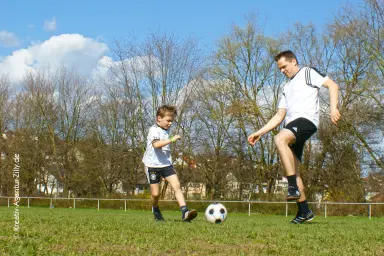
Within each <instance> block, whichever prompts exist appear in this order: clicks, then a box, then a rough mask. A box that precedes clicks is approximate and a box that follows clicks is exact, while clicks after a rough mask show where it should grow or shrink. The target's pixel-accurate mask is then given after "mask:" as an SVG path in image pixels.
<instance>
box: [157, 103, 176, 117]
mask: <svg viewBox="0 0 384 256" xmlns="http://www.w3.org/2000/svg"><path fill="white" fill-rule="evenodd" d="M176 115H177V110H176V107H175V106H171V105H163V106H161V107H158V108H157V112H156V116H159V117H165V116H176Z"/></svg>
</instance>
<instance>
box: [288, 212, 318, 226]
mask: <svg viewBox="0 0 384 256" xmlns="http://www.w3.org/2000/svg"><path fill="white" fill-rule="evenodd" d="M313 218H315V214H313V212H312V211H311V210H309V212H308V213H306V214H301V213H300V212H297V214H296V217H295V218H294V219H293V220H291V223H292V224H302V223H304V222H306V221H311V220H313Z"/></svg>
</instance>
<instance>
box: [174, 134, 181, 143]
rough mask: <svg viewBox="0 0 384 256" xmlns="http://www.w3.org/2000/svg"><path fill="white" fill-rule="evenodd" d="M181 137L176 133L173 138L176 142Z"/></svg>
mask: <svg viewBox="0 0 384 256" xmlns="http://www.w3.org/2000/svg"><path fill="white" fill-rule="evenodd" d="M179 139H181V136H180V135H175V136H173V140H174V142H176V141H177V140H179Z"/></svg>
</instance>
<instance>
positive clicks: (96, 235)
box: [0, 207, 384, 256]
mask: <svg viewBox="0 0 384 256" xmlns="http://www.w3.org/2000/svg"><path fill="white" fill-rule="evenodd" d="M13 211H14V209H13V208H7V207H0V255H140V256H141V255H384V218H372V219H371V220H369V219H368V218H366V217H357V218H356V217H328V218H326V219H325V218H324V217H323V216H321V217H320V216H319V217H316V218H315V219H314V220H313V221H312V222H311V223H308V224H302V225H291V224H288V222H289V220H290V219H291V218H292V217H293V216H289V217H288V218H286V217H285V216H278V215H257V214H255V215H251V216H248V215H247V214H231V213H230V214H229V216H228V220H227V221H226V222H225V223H223V224H221V225H215V224H210V223H208V222H207V221H206V220H205V219H204V213H202V212H201V213H199V216H198V217H197V218H196V220H195V221H193V222H192V223H183V222H181V221H180V213H179V212H172V211H165V212H163V215H164V217H165V219H166V220H167V221H166V222H161V223H156V222H154V221H153V219H152V213H151V212H150V211H127V212H124V211H121V210H101V211H99V212H98V211H97V210H93V209H76V210H74V209H63V208H55V209H48V208H20V229H21V230H20V232H19V235H20V238H19V239H15V238H13V234H14V232H13V225H14V217H13Z"/></svg>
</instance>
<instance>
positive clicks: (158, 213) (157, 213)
mask: <svg viewBox="0 0 384 256" xmlns="http://www.w3.org/2000/svg"><path fill="white" fill-rule="evenodd" d="M152 212H153V215H154V216H155V221H165V219H164V218H163V215H162V214H161V211H160V210H159V209H156V210H155V209H154V208H152Z"/></svg>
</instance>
